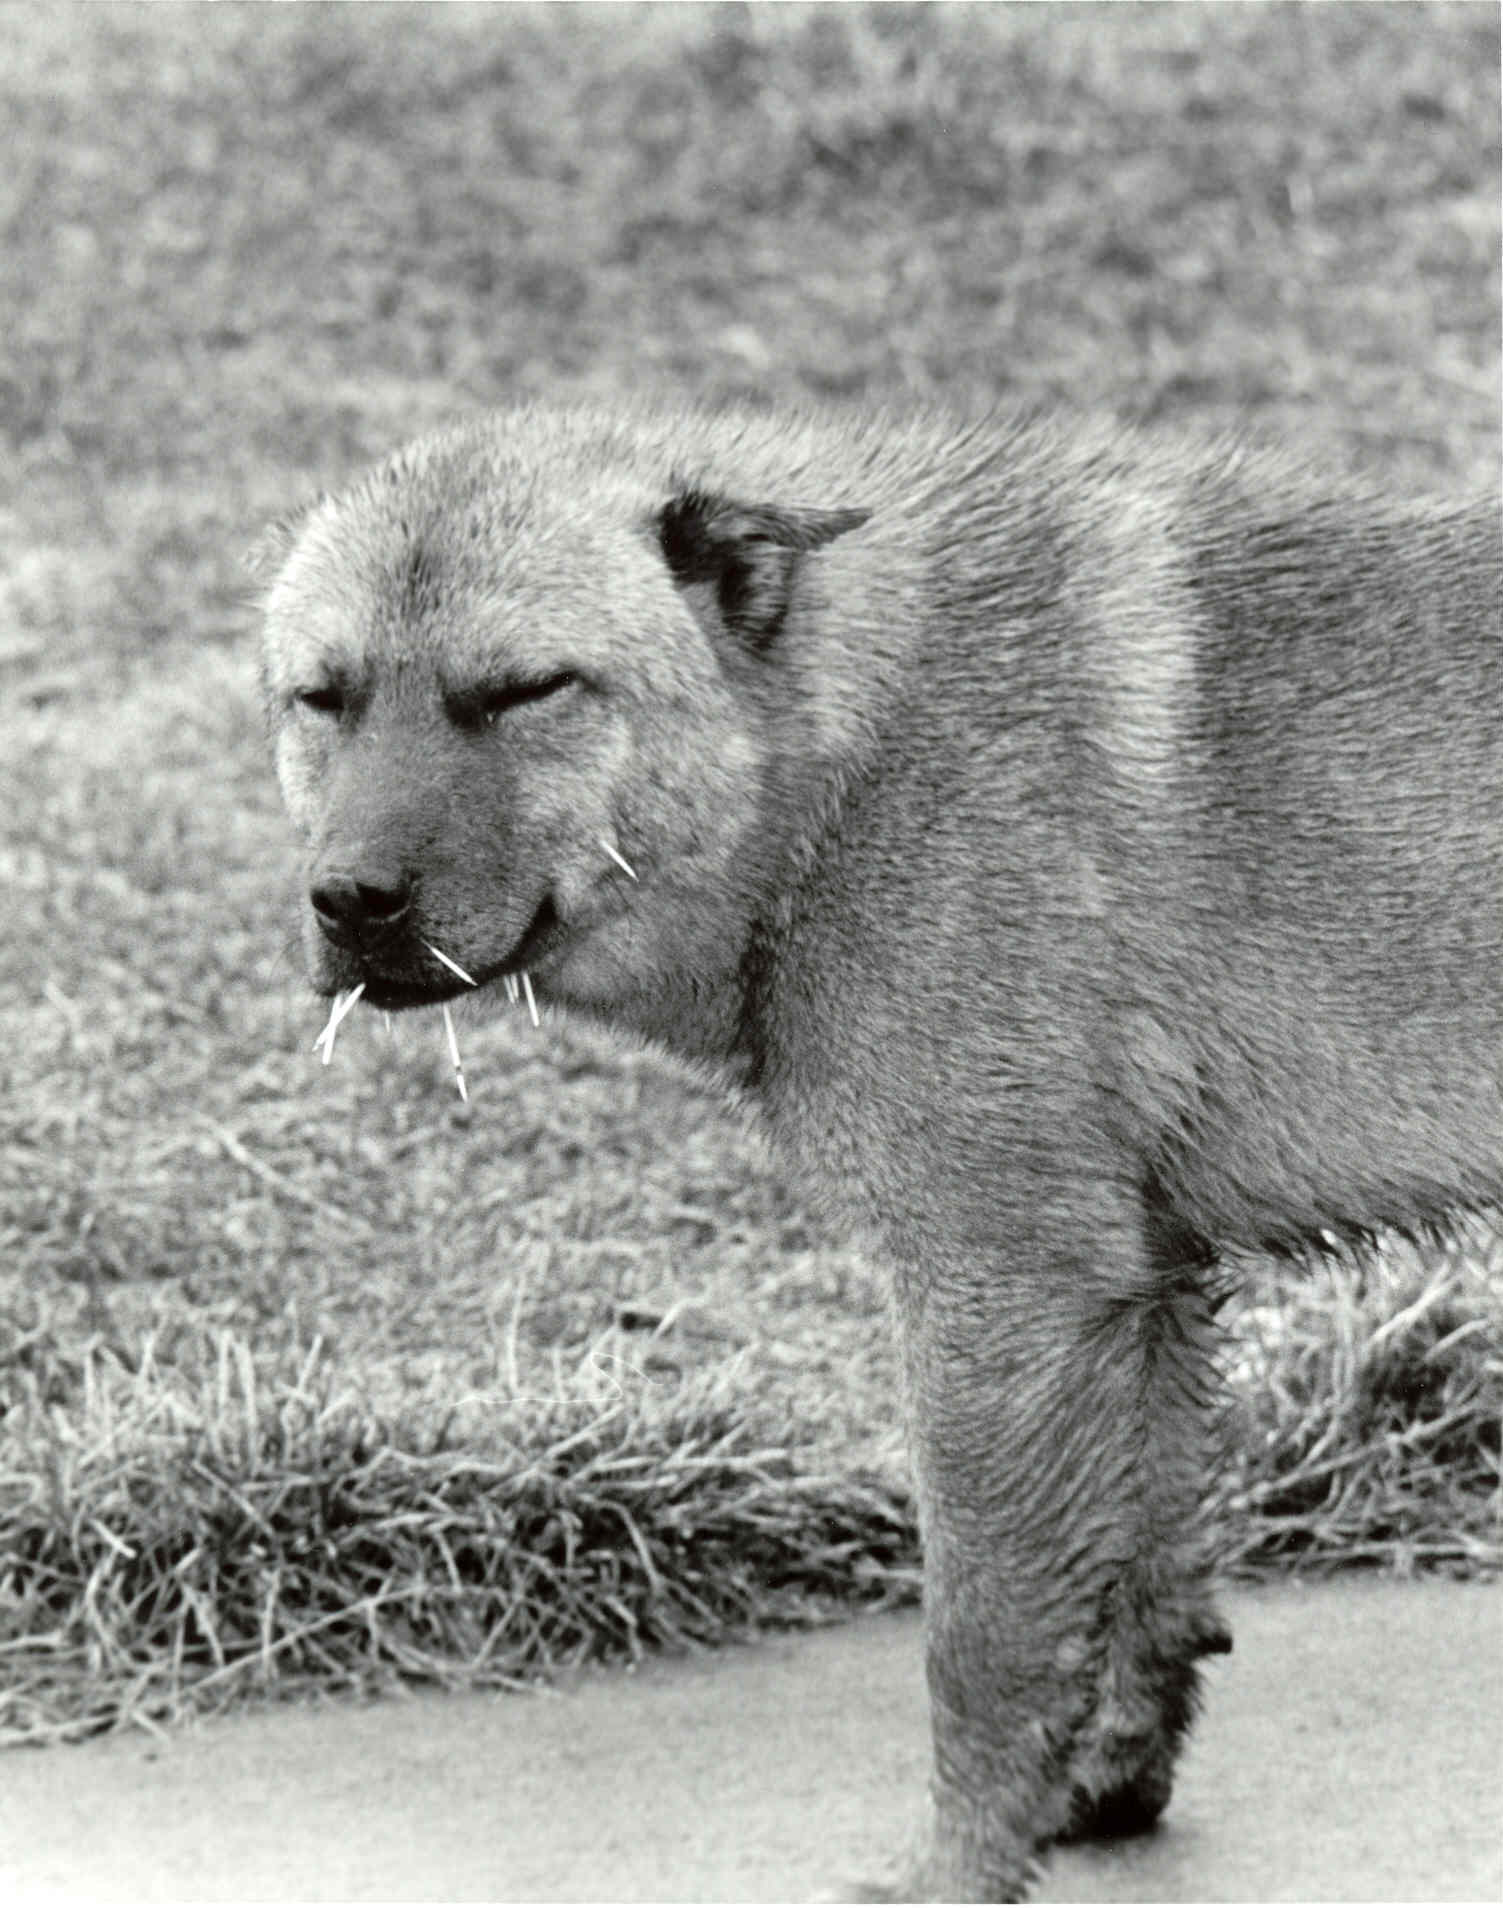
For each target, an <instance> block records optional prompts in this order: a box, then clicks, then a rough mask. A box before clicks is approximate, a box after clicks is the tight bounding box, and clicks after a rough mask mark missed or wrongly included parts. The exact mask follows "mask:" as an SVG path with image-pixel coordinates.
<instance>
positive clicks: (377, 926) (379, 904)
mask: <svg viewBox="0 0 1503 1908" xmlns="http://www.w3.org/2000/svg"><path fill="white" fill-rule="evenodd" d="M308 899H309V902H310V904H311V906H312V908H313V912H314V914H315V916H316V917H317V919H318V924H319V926H320V928H321V929H322V930H323V932H324V933H325V934H326V935H327V936H328V938H329V939H330V940H331V941H333V942H335V943H336V944H337V945H338V946H340V947H351V948H354V947H366V946H369V945H370V943H371V942H373V941H376V940H378V939H380V938H381V937H382V936H383V935H386V934H389V933H390V932H391V931H392V929H393V928H396V927H399V926H400V925H401V923H402V922H403V921H404V920H405V919H406V916H407V914H408V912H409V910H410V909H411V907H412V881H411V878H410V877H409V876H408V875H406V874H403V873H402V872H401V871H400V870H398V869H395V868H375V867H372V868H357V869H339V870H335V871H332V872H328V873H324V874H321V875H319V877H318V878H317V879H316V880H315V881H314V882H313V883H312V884H311V885H310V887H309V889H308Z"/></svg>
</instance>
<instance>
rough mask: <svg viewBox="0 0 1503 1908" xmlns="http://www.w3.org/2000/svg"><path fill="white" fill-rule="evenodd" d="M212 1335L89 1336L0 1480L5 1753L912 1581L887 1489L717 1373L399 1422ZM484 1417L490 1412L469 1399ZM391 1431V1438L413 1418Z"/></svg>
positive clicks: (484, 1670)
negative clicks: (154, 1341) (247, 1698)
mask: <svg viewBox="0 0 1503 1908" xmlns="http://www.w3.org/2000/svg"><path fill="white" fill-rule="evenodd" d="M337 1384H338V1381H337V1377H336V1375H335V1373H334V1371H333V1369H332V1367H331V1364H330V1361H329V1359H328V1358H327V1356H326V1355H325V1354H324V1353H323V1352H322V1350H321V1348H319V1347H316V1346H315V1347H313V1348H310V1350H309V1352H308V1353H307V1355H306V1357H305V1359H304V1362H303V1366H302V1369H301V1371H300V1372H299V1373H298V1375H297V1378H296V1380H295V1381H294V1382H291V1383H283V1384H276V1385H270V1384H267V1383H266V1381H265V1380H263V1379H262V1378H260V1377H259V1376H258V1375H257V1371H256V1364H255V1360H254V1358H253V1357H252V1355H251V1353H250V1351H249V1349H248V1348H247V1347H246V1346H245V1344H244V1343H243V1341H240V1340H236V1339H234V1338H232V1337H230V1336H228V1335H222V1336H221V1337H220V1338H219V1339H218V1341H217V1343H216V1345H215V1347H214V1350H213V1354H212V1357H211V1358H210V1360H209V1361H208V1362H207V1363H206V1365H205V1368H204V1370H203V1371H202V1374H201V1376H200V1378H199V1382H198V1384H197V1385H196V1386H191V1385H189V1384H187V1383H185V1382H184V1380H183V1377H182V1375H181V1373H180V1371H179V1372H171V1373H169V1372H166V1371H163V1370H160V1369H159V1368H158V1367H157V1366H156V1364H155V1362H154V1359H153V1356H152V1348H151V1346H150V1343H149V1342H148V1343H147V1345H146V1346H145V1348H144V1355H143V1361H142V1364H141V1366H140V1368H139V1369H138V1370H137V1371H135V1372H134V1373H123V1372H122V1371H121V1370H120V1368H119V1367H118V1366H116V1365H114V1364H112V1363H111V1361H109V1360H107V1359H102V1358H99V1357H96V1356H93V1355H91V1356H90V1357H89V1359H88V1360H87V1362H86V1365H85V1368H84V1390H83V1397H82V1400H81V1403H80V1406H79V1408H78V1410H77V1411H76V1412H74V1413H72V1414H70V1415H69V1417H68V1419H67V1420H66V1421H65V1422H63V1423H60V1422H59V1421H58V1420H56V1419H55V1418H51V1417H49V1414H48V1413H47V1412H46V1411H45V1409H42V1408H39V1407H34V1408H33V1409H31V1410H28V1411H23V1413H22V1423H21V1425H20V1426H19V1427H18V1428H17V1430H16V1431H15V1432H14V1433H13V1434H12V1438H11V1440H10V1442H9V1447H8V1450H7V1462H6V1469H5V1475H4V1478H3V1484H0V1558H3V1563H0V1661H3V1663H4V1666H5V1675H4V1683H3V1687H0V1743H17V1742H34V1741H44V1740H53V1739H57V1738H66V1737H73V1736H78V1735H83V1734H88V1733H91V1732H93V1731H96V1730H99V1729H103V1728H110V1727H114V1726H117V1725H119V1724H121V1723H125V1722H134V1723H140V1724H145V1725H148V1726H149V1725H152V1724H155V1723H158V1722H161V1721H170V1720H172V1719H173V1718H175V1717H177V1716H178V1715H179V1714H180V1713H181V1712H182V1711H183V1710H184V1709H185V1708H192V1709H195V1710H202V1709H207V1708H215V1707H218V1706H221V1705H223V1704H224V1703H226V1702H228V1701H230V1700H232V1699H234V1698H235V1697H238V1696H241V1695H243V1694H244V1693H246V1692H247V1691H256V1692H258V1693H263V1694H264V1693H288V1692H294V1691H296V1690H298V1689H299V1688H307V1687H309V1686H311V1685H318V1686H321V1687H324V1688H360V1689H366V1690H369V1689H371V1688H373V1687H379V1686H380V1685H381V1684H382V1683H383V1682H389V1681H390V1680H391V1679H393V1678H396V1677H403V1678H407V1679H420V1680H424V1681H431V1682H436V1683H441V1684H445V1685H467V1686H471V1687H474V1686H487V1685H490V1686H494V1685H506V1684H513V1683H516V1682H519V1681H521V1680H524V1679H529V1678H535V1677H537V1676H539V1675H542V1674H545V1673H547V1672H548V1671H550V1670H553V1669H556V1668H558V1667H560V1666H562V1665H566V1664H572V1663H577V1662H581V1661H585V1660H593V1659H599V1658H610V1657H635V1656H637V1655H638V1654H640V1652H641V1651H643V1650H644V1649H649V1648H661V1647H665V1646H667V1647H674V1648H682V1647H685V1646H687V1645H691V1644H697V1643H718V1642H722V1641H724V1640H725V1639H726V1638H727V1637H728V1636H732V1635H736V1634H740V1633H744V1632H745V1631H747V1630H748V1629H750V1628H753V1627H757V1626H765V1625H767V1624H770V1623H783V1624H786V1623H794V1622H796V1623H803V1624H808V1623H813V1622H818V1621H821V1620H827V1619H828V1617H829V1616H830V1615H831V1614H833V1613H834V1612H836V1611H839V1610H841V1609H843V1608H848V1607H849V1606H851V1605H852V1603H858V1602H859V1603H868V1604H871V1603H878V1602H883V1601H893V1600H898V1599H907V1598H910V1597H912V1596H914V1595H916V1594H917V1569H916V1558H915V1546H914V1534H913V1529H912V1525H911V1521H910V1519H909V1517H908V1514H907V1510H906V1506H905V1504H904V1502H903V1500H902V1498H901V1496H899V1495H897V1494H895V1493H894V1492H893V1491H892V1490H891V1489H890V1487H887V1486H885V1485H883V1484H882V1483H880V1482H878V1481H877V1480H875V1479H867V1480H863V1479H861V1478H858V1477H853V1476H850V1475H841V1476H820V1475H817V1474H815V1473H813V1472H812V1471H810V1470H809V1469H808V1467H807V1465H804V1466H802V1467H801V1466H800V1465H799V1464H798V1462H797V1461H796V1460H795V1457H794V1455H793V1453H792V1452H791V1451H790V1449H789V1447H788V1443H787V1438H788V1426H787V1424H786V1422H784V1423H782V1424H780V1425H779V1426H778V1429H777V1433H776V1435H774V1433H773V1432H772V1430H771V1427H770V1425H768V1424H767V1423H766V1422H763V1423H762V1424H760V1425H759V1424H758V1422H757V1420H756V1419H755V1418H754V1416H753V1415H752V1414H751V1412H750V1410H749V1407H748V1402H747V1399H746V1396H745V1391H744V1387H743V1386H740V1385H738V1384H737V1383H736V1382H735V1379H734V1376H733V1374H732V1373H731V1372H729V1371H727V1370H722V1372H721V1373H719V1374H718V1375H717V1376H715V1377H714V1378H712V1379H710V1380H708V1381H706V1380H695V1381H691V1382H689V1383H687V1384H685V1383H679V1384H675V1385H672V1386H669V1387H667V1388H666V1389H665V1388H663V1387H657V1388H654V1387H652V1386H643V1385H641V1384H640V1383H636V1382H628V1383H626V1384H621V1383H619V1382H614V1381H612V1380H611V1379H610V1377H609V1376H608V1374H607V1372H606V1371H605V1369H604V1368H603V1367H592V1368H587V1369H586V1371H585V1372H583V1373H582V1374H580V1375H578V1376H576V1377H575V1378H574V1379H573V1381H572V1382H570V1383H567V1384H563V1383H561V1384H560V1385H559V1386H558V1387H557V1388H556V1389H555V1391H554V1392H553V1394H552V1395H551V1396H540V1397H537V1398H534V1399H530V1400H523V1401H517V1400H515V1399H514V1400H512V1401H510V1402H509V1404H507V1403H503V1402H502V1401H501V1400H496V1399H492V1400H472V1401H470V1403H469V1405H468V1407H467V1408H456V1409H454V1410H453V1411H451V1412H449V1413H447V1414H446V1415H445V1416H444V1417H443V1418H442V1419H441V1420H439V1421H437V1422H435V1423H433V1424H432V1425H430V1426H428V1427H426V1428H424V1429H422V1430H416V1431H415V1428H414V1426H413V1425H411V1424H408V1425H406V1426H404V1427H402V1428H401V1429H397V1428H394V1427H392V1426H390V1425H387V1424H384V1423H382V1422H381V1421H380V1420H379V1419H377V1418H375V1417H374V1416H372V1415H371V1414H370V1413H369V1412H368V1411H367V1410H363V1409H361V1408H360V1406H359V1405H358V1404H356V1403H354V1402H353V1401H351V1400H349V1399H348V1398H343V1399H342V1398H341V1396H340V1394H339V1392H338V1389H337ZM482 1406H483V1407H484V1409H483V1410H482V1409H481V1407H482ZM404 1433H405V1435H404Z"/></svg>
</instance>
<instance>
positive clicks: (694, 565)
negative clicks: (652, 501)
mask: <svg viewBox="0 0 1503 1908" xmlns="http://www.w3.org/2000/svg"><path fill="white" fill-rule="evenodd" d="M724 508H725V506H724V505H723V504H720V503H718V502H717V500H716V499H715V498H713V497H711V496H710V494H709V492H708V491H704V490H700V489H698V488H696V487H694V486H690V487H689V488H687V489H683V490H680V491H678V492H677V493H676V494H675V495H674V496H672V497H670V498H669V500H668V501H667V503H665V504H664V505H663V507H662V509H661V510H660V511H659V512H658V542H659V543H660V544H661V546H662V551H663V559H664V561H665V562H666V563H667V565H668V567H669V569H670V570H672V572H673V574H674V575H675V576H676V577H677V578H678V579H679V581H680V582H681V583H682V582H691V581H693V580H695V579H696V578H698V577H703V576H705V575H707V574H709V572H710V569H711V568H712V561H711V538H710V533H709V526H710V523H711V521H712V519H713V518H714V516H715V515H716V514H717V512H721V511H723V510H724Z"/></svg>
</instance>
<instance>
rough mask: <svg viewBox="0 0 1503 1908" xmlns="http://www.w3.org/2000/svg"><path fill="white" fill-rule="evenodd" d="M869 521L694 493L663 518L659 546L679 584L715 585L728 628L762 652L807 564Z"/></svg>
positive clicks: (862, 514) (688, 490)
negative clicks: (803, 563) (823, 548)
mask: <svg viewBox="0 0 1503 1908" xmlns="http://www.w3.org/2000/svg"><path fill="white" fill-rule="evenodd" d="M870 515H871V512H870V511H869V510H810V509H783V508H782V507H781V506H779V505H776V504H739V503H732V502H731V501H730V500H729V499H728V498H726V497H717V496H714V495H712V494H711V493H710V492H708V491H705V490H700V489H699V488H697V487H696V486H693V485H690V486H687V487H685V488H683V489H680V490H679V491H678V492H677V493H676V494H675V495H674V497H673V498H672V499H671V500H670V501H669V502H668V503H666V504H664V505H663V508H662V510H661V511H660V512H659V513H658V539H659V541H660V543H661V544H662V547H663V556H664V558H665V560H666V562H667V564H668V568H669V569H670V570H671V571H672V572H673V576H674V579H675V581H677V582H678V583H680V584H686V585H687V584H690V583H704V584H708V585H710V587H711V588H712V589H713V590H714V592H715V602H716V607H717V608H718V609H719V611H720V615H721V618H722V620H723V621H724V623H725V625H726V627H727V628H728V629H732V630H734V631H735V632H736V633H737V635H739V636H743V637H745V638H746V639H747V640H748V641H749V642H751V643H752V644H754V645H755V646H757V647H759V648H760V647H763V646H765V645H766V644H767V643H769V642H771V640H772V638H773V637H774V636H775V635H776V634H777V632H778V629H779V627H780V626H781V624H782V621H783V618H784V617H785V616H786V615H787V614H788V605H789V603H790V602H791V601H792V597H793V579H794V576H795V574H796V573H797V570H798V566H799V561H800V559H801V558H802V557H804V556H805V555H806V554H807V553H808V552H809V551H810V550H817V549H819V548H820V546H821V545H822V544H826V543H829V542H831V541H832V540H833V539H834V538H836V537H839V536H843V535H844V534H845V532H846V531H847V530H854V529H856V527H857V526H858V525H859V524H863V523H865V522H866V520H867V518H868V517H869V516H870Z"/></svg>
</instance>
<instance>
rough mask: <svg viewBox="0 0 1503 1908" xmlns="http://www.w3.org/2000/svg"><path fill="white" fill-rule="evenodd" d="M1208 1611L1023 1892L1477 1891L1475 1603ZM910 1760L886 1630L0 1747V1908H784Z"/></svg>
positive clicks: (1484, 1811) (900, 1679)
mask: <svg viewBox="0 0 1503 1908" xmlns="http://www.w3.org/2000/svg"><path fill="white" fill-rule="evenodd" d="M1228 1602H1229V1611H1230V1615H1231V1617H1232V1621H1233V1627H1234V1629H1235V1631H1236V1635H1237V1648H1236V1653H1235V1655H1233V1656H1232V1657H1230V1658H1227V1659H1223V1660H1219V1661H1217V1662H1215V1663H1214V1664H1213V1665H1212V1667H1211V1669H1210V1672H1209V1679H1208V1680H1209V1683H1210V1696H1209V1701H1208V1703H1207V1707H1206V1713H1205V1716H1204V1718H1203V1720H1202V1722H1201V1724H1200V1726H1199V1727H1198V1729H1197V1731H1196V1734H1195V1737H1194V1740H1193V1742H1192V1746H1191V1749H1190V1751H1189V1753H1188V1755H1187V1758H1186V1761H1185V1765H1184V1769H1183V1773H1182V1776H1181V1780H1180V1785H1179V1789H1178V1791H1177V1793H1176V1796H1175V1800H1174V1803H1173V1806H1172V1808H1171V1810H1170V1813H1169V1815H1168V1817H1167V1818H1166V1824H1165V1826H1164V1827H1163V1828H1162V1829H1161V1831H1160V1832H1159V1833H1158V1834H1157V1835H1154V1836H1151V1837H1148V1838H1146V1839H1145V1840H1143V1841H1141V1842H1139V1843H1136V1844H1128V1845H1123V1846H1121V1847H1117V1848H1097V1849H1091V1850H1070V1851H1067V1852H1065V1853H1062V1854H1061V1855H1060V1856H1059V1857H1058V1858H1057V1859H1056V1861H1055V1862H1054V1864H1053V1866H1052V1869H1051V1871H1050V1874H1049V1877H1048V1881H1047V1885H1046V1887H1044V1888H1043V1889H1041V1890H1040V1891H1039V1897H1038V1898H1039V1899H1041V1900H1049V1901H1069V1900H1075V1901H1150V1900H1153V1901H1191V1900H1195V1901H1234V1900H1246V1901H1293V1900H1312V1901H1354V1900H1367V1901H1371V1900H1378V1901H1434V1900H1448V1901H1467V1900H1470V1901H1493V1902H1497V1901H1500V1900H1503V1586H1497V1585H1490V1586H1489V1585H1470V1584H1461V1585H1451V1584H1428V1585H1423V1586H1419V1585H1404V1584H1392V1583H1386V1584H1385V1583H1374V1582H1368V1581H1365V1580H1364V1581H1351V1582H1346V1583H1338V1584H1335V1585H1323V1586H1315V1587H1311V1588H1301V1587H1300V1586H1298V1585H1289V1586H1281V1587H1279V1588H1276V1589H1273V1590H1268V1591H1260V1592H1256V1593H1253V1594H1243V1595H1240V1596H1236V1597H1232V1598H1230V1599H1229V1600H1228ZM926 1761H927V1748H926V1730H925V1721H924V1705H923V1697H922V1689H921V1675H920V1669H919V1652H918V1629H917V1625H916V1623H915V1622H914V1621H913V1620H911V1619H906V1618H904V1619H894V1618H877V1619H870V1620H867V1621H865V1622H860V1623H856V1624H852V1625H850V1626H848V1627H846V1628H844V1629H841V1630H837V1631H830V1632H827V1633H825V1634H822V1635H818V1636H813V1637H804V1638H787V1639H778V1640H774V1641H771V1642H768V1643H766V1644H763V1645H759V1646H757V1647H756V1648H747V1649H742V1650H732V1651H727V1652H724V1653H721V1654H718V1655H715V1656H709V1657H704V1658H698V1659H693V1660H690V1661H687V1662H685V1661H679V1662H668V1663H662V1662H659V1663H653V1664H649V1665H647V1666H645V1667H644V1668H643V1669H641V1670H640V1671H638V1672H637V1673H635V1674H632V1675H622V1674H610V1675H606V1674H601V1675H597V1676H591V1677H587V1678H585V1679H584V1680H583V1681H581V1682H580V1683H579V1684H578V1685H577V1686H576V1687H574V1688H573V1689H571V1690H570V1691H569V1692H568V1693H565V1694H545V1695H541V1696H537V1697H525V1696H524V1697H442V1696H426V1695H425V1696H415V1697H409V1698H406V1699H402V1700H391V1701H388V1702H384V1703H378V1704H373V1705H365V1706H358V1705H346V1704H339V1703H334V1702H326V1703H321V1704H316V1705H312V1706H304V1707H286V1708H271V1709H261V1710H258V1711H253V1712H249V1713H246V1714H242V1715H240V1716H236V1717H231V1718H226V1719H222V1720H220V1721H217V1722H211V1723H206V1724H203V1725H200V1726H198V1727H195V1728H190V1729H185V1730H183V1731H181V1732H179V1733H177V1734H175V1735H173V1736H172V1737H171V1738H169V1739H168V1740H167V1741H166V1742H165V1743H157V1742H154V1741H152V1740H150V1739H148V1738H146V1737H144V1736H141V1735H135V1734H133V1735H128V1736H122V1737H113V1738H107V1739H102V1740H98V1741H95V1742H91V1743H86V1744H84V1745H82V1746H80V1747H77V1748H63V1749H49V1750H16V1751H11V1752H9V1753H8V1754H6V1755H5V1756H3V1757H0V1903H4V1904H7V1908H8V1905H9V1904H11V1903H17V1904H19V1903H21V1902H32V1901H38V1902H40V1901H77V1900H82V1899H88V1900H109V1901H118V1900H121V1899H132V1900H155V1901H172V1900H183V1899H194V1900H228V1899H251V1900H283V1901H294V1900H295V1901H304V1900H314V1901H329V1900H360V1901H369V1900H399V1901H481V1900H491V1901H524V1900H537V1901H578V1900H604V1901H645V1900H654V1899H656V1900H669V1901H685V1900H689V1901H694V1900H702V1901H788V1900H800V1899H807V1898H808V1896H809V1895H810V1893H811V1892H813V1891H817V1890H819V1889H821V1888H824V1887H827V1886H829V1885H830V1884H831V1883H832V1881H834V1880H836V1879H838V1878H839V1877H840V1876H841V1875H842V1874H853V1873H856V1874H859V1873H863V1872H866V1873H870V1872H871V1864H872V1858H873V1854H874V1852H878V1853H880V1852H881V1851H884V1850H888V1849H891V1848H892V1847H894V1846H895V1845H896V1843H897V1842H898V1841H899V1840H901V1838H902V1836H903V1834H904V1831H905V1829H906V1827H907V1825H908V1823H909V1821H910V1819H911V1817H912V1814H913V1810H914V1806H915V1802H916V1798H917V1797H918V1795H919V1793H920V1791H921V1787H922V1783H923V1781H924V1775H925V1768H926Z"/></svg>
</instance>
